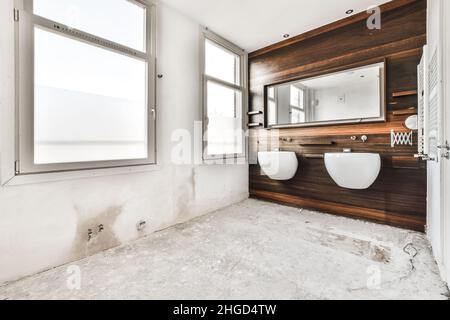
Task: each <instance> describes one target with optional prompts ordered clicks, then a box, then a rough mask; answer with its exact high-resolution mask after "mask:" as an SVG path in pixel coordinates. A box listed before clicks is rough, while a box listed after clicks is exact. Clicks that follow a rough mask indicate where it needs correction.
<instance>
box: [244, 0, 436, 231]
mask: <svg viewBox="0 0 450 320" xmlns="http://www.w3.org/2000/svg"><path fill="white" fill-rule="evenodd" d="M366 18H367V15H366V14H365V13H363V14H360V15H357V16H356V17H352V18H349V19H346V20H343V21H339V22H336V23H334V24H332V25H329V26H326V27H324V28H322V29H319V30H316V31H312V32H309V33H308V34H305V35H301V36H298V37H296V38H294V39H293V40H289V41H288V42H283V43H280V44H275V45H273V46H271V47H268V48H264V49H262V50H259V51H257V52H254V53H252V54H250V58H249V75H250V111H258V110H261V111H263V110H264V87H265V86H266V85H270V84H274V83H280V82H285V81H290V80H294V79H300V78H304V77H308V76H312V75H316V74H320V73H323V72H327V71H332V70H338V69H342V68H343V67H345V68H346V67H351V66H352V65H360V64H362V63H364V64H365V63H367V64H369V63H372V62H374V61H380V60H381V59H385V61H386V65H387V70H386V72H387V90H386V91H387V92H386V102H387V112H388V116H387V118H388V119H387V121H386V122H384V123H370V124H356V125H337V126H324V127H315V128H292V129H281V130H279V138H278V137H277V138H276V139H277V141H276V142H277V143H279V145H280V147H281V149H282V150H286V151H294V152H296V153H297V155H298V158H299V160H300V169H299V172H298V173H297V175H296V177H295V178H294V179H292V180H291V181H285V182H280V181H273V180H270V179H269V178H268V177H266V176H264V175H263V174H262V173H261V170H260V168H259V166H258V165H251V166H250V194H251V196H252V197H255V198H259V199H265V200H269V201H275V202H279V203H283V204H287V205H294V206H301V207H306V208H311V209H317V210H321V211H326V212H330V213H336V214H341V215H345V216H352V217H358V218H364V219H369V220H372V221H377V222H380V223H385V224H390V225H395V226H399V227H404V228H409V229H414V230H420V231H423V230H424V225H425V223H426V193H427V190H426V164H425V163H424V162H421V161H419V160H417V159H415V158H414V154H415V153H417V144H415V145H414V146H412V147H410V146H400V147H395V148H391V146H390V130H391V129H394V130H396V131H407V130H406V129H405V127H404V126H403V124H404V121H405V119H406V118H407V117H408V116H410V115H411V114H415V113H416V112H417V65H418V63H419V61H420V57H421V55H422V47H423V45H424V44H425V43H426V1H425V0H417V1H413V0H395V1H393V2H391V3H389V4H387V5H384V6H383V7H382V29H381V30H369V29H367V27H366ZM324 30H325V31H324ZM405 92H408V93H407V95H405V96H403V94H404V93H405ZM398 95H400V96H398ZM251 122H261V123H264V122H265V119H264V115H256V116H253V117H251ZM267 134H270V130H265V129H253V130H252V132H251V135H250V152H251V157H252V158H253V159H254V158H255V155H256V153H257V151H258V150H267V149H270V148H271V147H273V146H274V145H273V142H274V141H273V139H271V138H267ZM364 134H365V135H367V136H368V137H369V141H368V142H366V143H363V142H361V141H352V140H351V139H350V137H351V136H353V135H356V136H358V137H360V136H361V135H364ZM414 140H415V142H416V143H417V137H415V139H414ZM343 148H352V149H353V150H354V151H355V152H358V151H360V152H377V153H380V154H381V156H382V163H383V165H382V171H381V174H380V176H379V178H378V180H377V181H376V182H375V184H374V185H373V186H372V187H371V188H370V189H368V190H358V191H355V190H347V189H343V188H340V187H338V186H337V185H336V184H335V183H334V182H333V180H332V179H331V178H330V177H329V175H328V173H327V171H326V168H325V165H324V161H323V154H324V153H326V152H333V151H342V149H343Z"/></svg>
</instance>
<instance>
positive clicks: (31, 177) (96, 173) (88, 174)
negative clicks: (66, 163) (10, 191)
mask: <svg viewBox="0 0 450 320" xmlns="http://www.w3.org/2000/svg"><path fill="white" fill-rule="evenodd" d="M160 169H161V166H160V165H158V164H153V165H143V166H133V167H118V168H106V169H92V170H79V171H67V172H51V173H38V174H27V175H16V176H14V177H13V178H12V179H10V180H9V181H7V182H6V183H5V184H3V187H9V186H21V185H28V184H38V183H47V182H61V181H69V180H78V179H87V178H96V177H106V176H113V175H123V174H130V173H143V172H153V171H158V170H160Z"/></svg>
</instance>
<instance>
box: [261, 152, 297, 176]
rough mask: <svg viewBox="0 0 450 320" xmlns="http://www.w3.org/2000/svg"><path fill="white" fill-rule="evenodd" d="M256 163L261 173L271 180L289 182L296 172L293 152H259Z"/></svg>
mask: <svg viewBox="0 0 450 320" xmlns="http://www.w3.org/2000/svg"><path fill="white" fill-rule="evenodd" d="M258 162H259V165H260V166H261V169H262V170H263V172H264V173H265V174H266V175H267V176H268V177H269V178H271V179H272V180H291V179H292V178H293V177H294V176H295V174H296V173H297V170H298V160H297V156H296V154H295V152H282V151H273V152H259V153H258Z"/></svg>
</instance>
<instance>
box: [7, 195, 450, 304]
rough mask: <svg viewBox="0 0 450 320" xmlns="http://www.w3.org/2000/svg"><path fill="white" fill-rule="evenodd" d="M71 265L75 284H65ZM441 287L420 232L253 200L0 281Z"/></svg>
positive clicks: (443, 291)
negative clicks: (38, 271)
mask: <svg viewBox="0 0 450 320" xmlns="http://www.w3.org/2000/svg"><path fill="white" fill-rule="evenodd" d="M70 266H77V267H79V270H80V271H81V288H80V289H79V290H77V289H72V290H71V289H69V288H68V286H67V283H69V284H71V285H72V286H73V285H74V284H76V281H75V282H73V280H74V279H73V278H70V272H72V271H73V270H76V268H75V269H73V267H72V268H70ZM68 271H69V273H68ZM447 295H448V291H447V288H446V286H445V284H444V283H443V282H442V281H441V280H440V277H439V274H438V269H437V265H436V263H435V262H434V260H433V258H432V255H431V252H430V249H429V244H428V242H427V240H426V238H425V236H424V235H423V234H420V233H416V232H411V231H405V230H401V229H396V228H392V227H387V226H381V225H376V224H372V223H366V222H362V221H356V220H351V219H346V218H341V217H335V216H331V215H326V214H321V213H315V212H311V211H307V210H299V209H295V208H288V207H284V206H279V205H276V204H270V203H265V202H260V201H256V200H247V201H244V202H242V203H240V204H237V205H234V206H231V207H229V208H226V209H223V210H221V211H218V212H215V213H213V214H210V215H207V216H205V217H202V218H199V219H196V220H194V221H191V222H189V223H185V224H182V225H178V226H176V227H173V228H170V229H167V230H165V231H162V232H159V233H156V234H154V235H151V236H149V237H147V238H144V239H142V240H139V241H137V242H134V243H131V244H129V245H126V246H122V247H119V248H116V249H112V250H109V251H106V252H103V253H100V254H97V255H95V256H92V257H89V258H87V259H84V260H82V261H79V262H76V263H72V264H70V265H68V266H63V267H59V268H56V269H53V270H50V271H48V272H45V273H42V274H39V275H36V276H32V277H29V278H26V279H23V280H21V281H18V282H15V283H10V284H8V285H5V286H3V287H0V299H447Z"/></svg>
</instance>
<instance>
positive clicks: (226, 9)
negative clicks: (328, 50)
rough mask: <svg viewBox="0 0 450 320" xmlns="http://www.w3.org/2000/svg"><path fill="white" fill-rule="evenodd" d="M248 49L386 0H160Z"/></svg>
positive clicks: (258, 47)
mask: <svg viewBox="0 0 450 320" xmlns="http://www.w3.org/2000/svg"><path fill="white" fill-rule="evenodd" d="M160 2H163V3H165V4H167V5H168V6H170V7H172V8H175V9H177V10H178V11H180V12H182V13H184V14H185V15H187V16H189V17H191V18H193V19H194V20H196V21H197V22H199V23H200V24H201V25H203V26H206V27H208V28H209V29H211V30H212V31H214V32H216V33H218V34H219V35H221V36H222V37H224V38H226V39H228V40H229V41H231V42H234V43H235V44H236V45H238V46H240V47H241V48H243V49H245V50H247V51H249V52H251V51H254V50H256V49H260V48H263V47H265V46H268V45H271V44H273V43H277V42H279V41H281V40H284V39H283V35H284V34H286V33H287V34H290V35H291V36H295V35H299V34H302V33H304V32H307V31H309V30H313V29H315V28H318V27H321V26H323V25H326V24H328V23H331V22H334V21H337V20H340V19H342V18H345V17H347V15H346V13H345V12H346V11H347V10H349V9H353V10H354V12H355V13H358V12H361V11H365V10H367V8H368V7H369V6H372V5H380V4H382V3H386V2H389V1H387V0H160Z"/></svg>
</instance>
